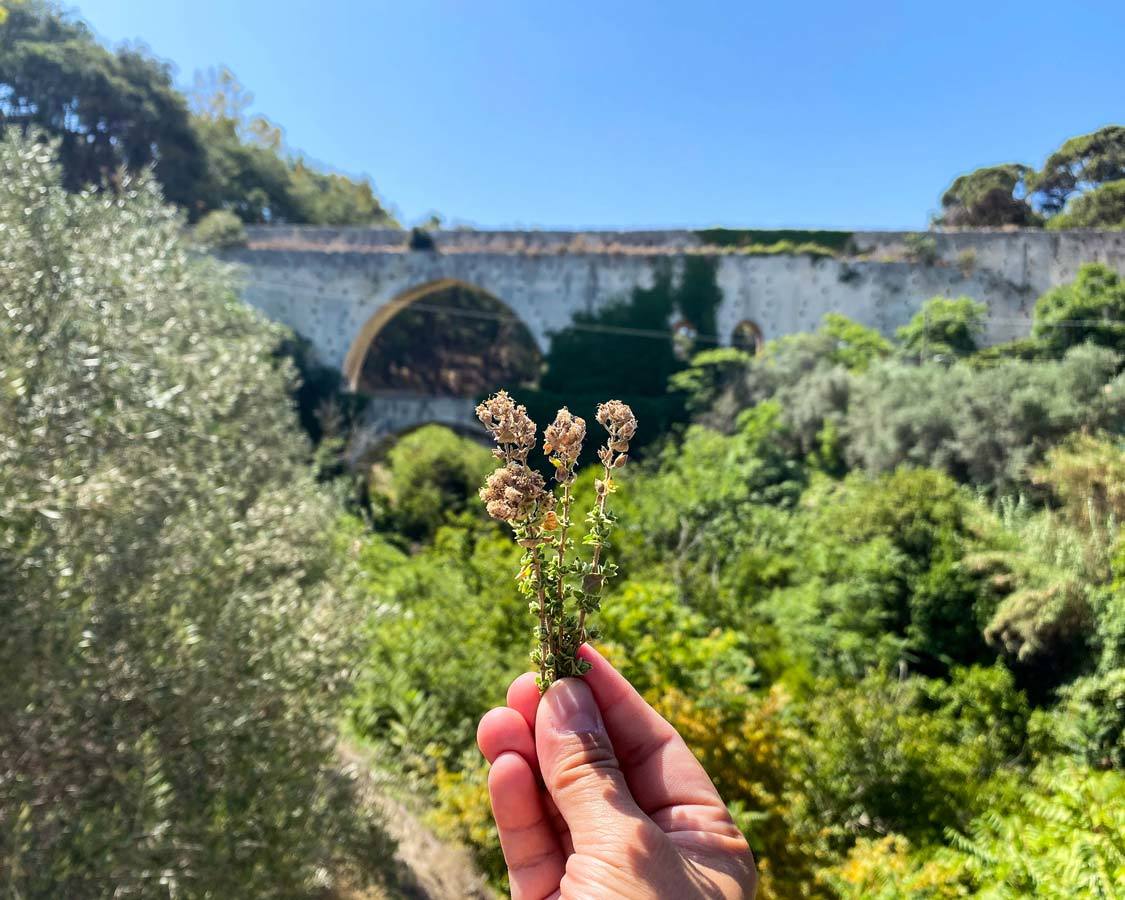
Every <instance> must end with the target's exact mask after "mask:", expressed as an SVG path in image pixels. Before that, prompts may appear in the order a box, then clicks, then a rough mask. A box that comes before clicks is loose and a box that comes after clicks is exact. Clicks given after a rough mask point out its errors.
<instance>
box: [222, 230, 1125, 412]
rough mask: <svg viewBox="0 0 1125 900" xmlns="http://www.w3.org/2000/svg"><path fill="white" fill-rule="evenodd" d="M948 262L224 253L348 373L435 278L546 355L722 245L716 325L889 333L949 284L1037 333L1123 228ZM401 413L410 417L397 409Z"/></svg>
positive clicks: (600, 245)
mask: <svg viewBox="0 0 1125 900" xmlns="http://www.w3.org/2000/svg"><path fill="white" fill-rule="evenodd" d="M926 236H927V237H928V238H931V239H932V240H933V246H934V251H935V254H934V257H935V258H934V260H933V261H932V262H930V263H926V262H920V261H912V260H911V259H910V256H909V251H908V239H909V235H908V234H907V233H904V232H856V233H855V234H854V235H853V237H852V240H851V251H850V252H849V255H846V256H841V257H838V258H815V257H809V256H790V255H749V254H741V253H737V252H735V253H731V252H726V253H722V252H719V249H718V248H714V247H711V248H708V247H706V246H704V245H703V243H702V240H701V238H700V236H699V234H698V233H696V232H692V231H641V232H550V231H528V232H519V231H500V232H486V231H439V232H434V233H433V237H434V242H435V245H436V250H434V251H411V250H410V249H409V247H408V245H407V241H408V237H409V236H408V234H407V233H404V232H402V231H391V230H385V229H364V228H312V227H299V226H265V227H259V228H250V229H248V237H249V243H248V246H247V247H245V248H242V249H238V250H232V251H227V252H226V253H225V254H224V256H225V257H226V258H227V259H229V260H231V261H234V262H236V263H238V264H240V265H241V266H242V267H243V270H244V277H245V283H244V288H243V296H244V298H245V300H246V301H247V302H248V303H250V304H251V305H253V306H255V307H257V308H259V309H261V310H262V311H263V312H265V313H266V314H267V315H269V316H270V317H272V318H274V319H277V320H278V321H281V322H283V323H285V324H286V325H289V326H290V327H292V328H293V329H294V330H296V331H297V332H298V333H299V334H301V335H303V336H304V337H305V338H307V339H308V340H310V341H311V342H312V345H313V347H314V348H315V350H316V352H317V354H318V355H319V356H320V358H321V360H322V361H323V362H325V363H326V364H328V365H332V366H336V367H338V368H340V369H341V370H342V371H343V372H344V373H345V376H347V377H348V379H349V381H352V382H354V379H355V378H356V377H357V376H358V374H359V369H360V366H361V365H362V362H363V356H364V354H365V353H366V348H367V346H368V345H369V344H370V341H371V338H372V337H373V336H374V334H375V333H377V331H378V330H379V328H381V327H382V326H383V325H384V324H385V323H386V322H387V321H389V320H390V319H391V318H393V315H394V313H395V312H397V311H398V310H399V309H402V308H405V307H406V306H408V305H409V304H410V303H411V302H414V301H415V300H418V299H421V298H423V297H425V296H426V294H427V287H428V286H434V285H436V286H440V285H442V284H446V283H449V282H461V283H464V284H467V285H469V286H472V287H476V288H480V289H482V290H484V291H487V292H488V293H490V294H492V295H493V296H495V297H496V298H497V299H499V300H501V301H503V302H504V303H505V304H506V305H507V306H508V307H509V308H510V309H511V311H512V312H513V313H514V314H515V315H517V316H519V317H520V318H521V319H522V320H523V321H524V323H525V324H526V325H527V326H528V328H529V329H530V331H531V333H532V335H533V336H534V338H535V340H536V341H537V342H538V344H539V346H540V349H542V350H546V348H547V346H548V344H549V342H550V335H551V333H552V332H554V331H557V330H559V329H561V328H564V327H565V326H566V325H568V324H569V323H570V321H571V317H572V316H573V315H574V313H576V312H578V311H582V310H586V311H592V310H596V309H598V308H600V307H602V306H604V305H606V304H607V303H610V302H612V301H613V300H616V299H620V298H623V297H625V296H626V295H627V294H628V293H629V292H630V291H631V290H632V289H633V288H634V287H637V286H645V287H647V286H650V285H651V284H652V281H653V278H654V275H655V272H656V271H657V267H658V266H664V265H668V264H672V265H673V266H675V265H677V264H678V263H679V262H680V261H682V259H683V258H684V257H685V256H686V255H688V254H698V253H716V254H717V257H718V259H719V266H718V275H717V277H718V282H719V286H720V287H721V288H722V292H723V302H722V304H721V306H720V308H719V313H718V325H719V334H718V335H717V337H718V340H719V342H720V343H723V344H727V343H729V342H730V339H731V335H732V333H733V332H734V329H735V328H736V326H737V325H738V324H739V323H740V322H742V321H744V320H749V321H752V322H754V323H755V324H757V326H758V327H759V328H760V329H761V331H762V333H763V335H764V336H765V338H766V339H769V338H774V337H778V336H779V335H784V334H791V333H794V332H799V331H808V330H812V329H815V328H816V326H817V324H818V323H819V321H820V319H821V317H822V316H823V315H824V314H825V313H827V312H840V313H844V314H845V315H848V316H850V317H851V318H853V319H855V320H856V321H859V322H861V323H863V324H865V325H869V326H872V327H874V328H877V329H879V330H880V331H882V332H883V333H884V334H887V335H891V334H893V333H894V331H895V329H896V328H898V327H899V326H901V325H903V324H905V323H906V322H907V321H908V320H909V319H910V317H911V316H912V315H913V314H914V313H915V312H916V311H917V310H918V308H919V307H920V306H921V304H922V303H923V302H924V301H925V300H927V299H928V298H930V297H932V296H934V295H936V294H945V295H949V296H958V295H961V294H967V295H968V296H970V297H973V298H974V299H976V300H980V301H983V302H984V303H986V304H987V305H988V307H989V311H990V318H989V327H988V335H987V337H988V340H989V341H990V342H997V341H1001V340H1007V339H1009V338H1012V337H1017V336H1020V335H1023V334H1026V333H1027V331H1028V328H1029V325H1030V321H1031V311H1032V308H1033V306H1034V303H1035V300H1036V298H1037V297H1038V296H1039V295H1040V294H1042V293H1043V292H1044V291H1046V290H1047V289H1048V288H1050V287H1052V286H1054V285H1057V284H1061V283H1063V282H1066V281H1069V280H1070V279H1072V278H1073V277H1074V275H1075V273H1076V272H1077V270H1078V267H1079V266H1080V265H1081V264H1082V263H1084V262H1103V263H1107V264H1109V265H1111V266H1113V267H1115V268H1116V269H1117V270H1118V271H1120V272H1123V273H1125V232H1120V231H1119V232H1091V231H1083V232H1047V231H1039V230H1027V231H971V232H970V231H966V232H947V233H929V234H927V235H926ZM394 418H396V421H397V419H398V418H399V417H398V416H397V414H396V416H395V417H394Z"/></svg>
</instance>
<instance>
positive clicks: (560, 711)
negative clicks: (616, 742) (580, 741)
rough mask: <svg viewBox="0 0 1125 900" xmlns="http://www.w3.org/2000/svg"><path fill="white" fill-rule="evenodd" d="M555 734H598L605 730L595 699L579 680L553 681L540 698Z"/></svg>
mask: <svg viewBox="0 0 1125 900" xmlns="http://www.w3.org/2000/svg"><path fill="white" fill-rule="evenodd" d="M543 702H544V703H545V704H546V707H547V713H548V715H549V716H550V722H551V726H552V728H553V729H554V731H555V733H556V734H601V733H602V732H603V731H604V730H605V726H604V725H603V724H602V715H601V713H600V712H599V711H598V704H597V702H596V701H595V700H594V695H593V693H592V692H591V691H590V689H589V688H588V687H587V686H586V685H585V684H584V683H583V682H582V679H580V678H564V679H563V680H562V681H556V682H555V683H554V684H552V685H551V686H550V687H549V688H548V689H547V693H546V694H544V695H543Z"/></svg>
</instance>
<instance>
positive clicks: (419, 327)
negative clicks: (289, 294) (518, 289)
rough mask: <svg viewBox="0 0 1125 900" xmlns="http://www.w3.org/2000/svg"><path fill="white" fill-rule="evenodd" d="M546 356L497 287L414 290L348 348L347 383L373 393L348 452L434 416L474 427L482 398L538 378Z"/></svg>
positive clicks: (431, 284) (429, 285) (377, 315)
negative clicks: (476, 408) (495, 290)
mask: <svg viewBox="0 0 1125 900" xmlns="http://www.w3.org/2000/svg"><path fill="white" fill-rule="evenodd" d="M542 362H543V360H542V354H541V352H540V349H539V346H538V343H537V341H536V340H535V337H534V335H533V334H532V332H531V330H530V329H529V328H528V326H527V325H526V324H525V323H524V322H523V320H522V319H521V317H520V316H519V315H517V314H516V313H515V312H514V311H513V310H512V308H511V307H510V306H509V305H508V304H506V303H505V302H504V301H502V300H500V299H499V298H498V297H496V296H495V295H494V294H492V293H491V292H489V291H486V290H484V289H482V288H480V287H478V286H477V285H475V284H471V283H469V282H467V281H464V280H461V279H456V278H441V279H434V280H431V281H427V282H424V283H422V284H419V285H416V286H414V287H411V288H408V289H406V290H404V291H402V292H400V293H399V294H397V295H396V296H394V297H393V298H391V299H390V300H389V301H388V302H386V303H384V304H383V305H382V306H380V307H379V308H378V309H376V310H375V312H374V313H373V314H372V315H370V316H369V317H368V318H367V319H366V321H364V322H363V325H362V327H360V328H359V330H358V332H357V334H356V337H355V338H354V340H353V341H352V343H351V345H350V347H349V349H348V353H347V356H346V358H345V363H344V371H343V374H344V378H345V380H346V383H347V384H348V386H349V388H350V389H352V390H353V391H359V392H361V393H363V394H366V395H368V396H370V397H371V398H372V401H371V403H370V404H369V406H368V408H367V410H366V412H365V413H364V415H363V421H362V424H361V428H360V431H361V432H362V435H361V436H359V437H358V438H357V441H356V444H357V446H356V447H354V448H353V450H352V453H351V454H350V455H351V456H352V458H353V460H358V458H359V457H360V456H364V455H366V454H368V453H369V452H370V450H371V448H373V447H375V446H377V445H378V444H379V443H380V442H382V441H384V440H385V438H386V437H388V436H389V435H393V434H400V433H403V432H406V431H409V430H410V429H412V428H415V427H417V426H419V425H421V424H425V423H430V422H434V423H438V424H442V425H446V426H447V427H450V428H454V429H455V430H458V431H461V432H468V433H475V432H477V431H479V430H480V426H479V423H478V422H477V421H476V418H475V415H474V412H473V407H474V405H475V402H476V400H477V399H478V398H479V397H480V396H482V395H484V394H487V393H491V392H492V391H495V390H497V389H499V388H501V387H519V386H520V385H523V384H529V383H532V382H534V381H535V380H536V379H537V378H538V376H539V372H540V370H541V368H542Z"/></svg>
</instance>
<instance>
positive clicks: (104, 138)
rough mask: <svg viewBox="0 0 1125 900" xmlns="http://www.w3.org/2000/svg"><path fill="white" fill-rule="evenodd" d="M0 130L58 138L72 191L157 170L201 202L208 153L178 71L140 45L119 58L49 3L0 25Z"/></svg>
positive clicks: (168, 191) (179, 199)
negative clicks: (178, 84)
mask: <svg viewBox="0 0 1125 900" xmlns="http://www.w3.org/2000/svg"><path fill="white" fill-rule="evenodd" d="M0 98H2V99H0V127H2V126H4V125H9V126H12V125H14V126H18V127H19V128H20V129H22V130H23V131H25V132H26V131H27V130H28V129H29V128H31V127H37V128H40V129H43V130H44V131H46V132H47V133H48V134H51V135H54V136H56V137H57V138H59V144H58V148H59V149H58V153H59V159H60V162H61V163H62V167H63V178H64V182H65V184H66V185H67V187H68V188H70V189H71V190H77V189H79V188H82V187H84V186H86V185H88V184H99V183H101V182H103V181H106V180H111V179H114V178H116V177H117V170H118V169H119V168H121V167H123V166H124V167H128V168H129V169H131V170H133V171H138V170H140V169H141V168H143V167H145V166H147V165H155V167H156V175H157V178H158V179H159V180H160V182H161V184H162V185H163V186H164V193H165V196H166V197H167V198H168V199H169V200H171V201H172V202H174V203H179V204H183V205H188V204H190V203H191V202H192V199H193V197H194V196H195V192H196V191H197V189H198V185H199V182H200V179H201V178H202V176H203V150H202V147H201V146H200V143H199V137H198V135H197V134H196V132H195V131H194V130H193V128H192V126H191V121H190V116H189V114H188V108H187V103H186V102H185V100H184V98H183V96H182V95H181V94H180V93H179V92H178V91H177V90H176V89H175V87H174V86H173V84H172V73H171V69H170V68H169V67H168V65H167V64H165V63H162V62H159V61H157V60H155V59H153V58H152V57H151V56H149V55H147V54H146V53H144V52H143V51H142V50H140V49H133V48H122V49H120V50H118V51H116V52H110V51H109V50H106V49H105V48H104V47H102V46H101V45H100V44H99V43H98V42H97V41H96V40H95V38H94V36H93V34H92V33H91V32H90V30H89V28H87V26H86V25H85V23H83V22H81V21H76V20H74V19H71V18H70V17H69V16H67V15H65V14H63V13H60V12H58V11H57V9H56V8H55V7H54V6H53V5H51V4H49V3H46V2H43V0H31V2H28V3H21V4H19V5H12V6H9V7H8V17H7V20H6V21H5V22H3V23H2V24H0Z"/></svg>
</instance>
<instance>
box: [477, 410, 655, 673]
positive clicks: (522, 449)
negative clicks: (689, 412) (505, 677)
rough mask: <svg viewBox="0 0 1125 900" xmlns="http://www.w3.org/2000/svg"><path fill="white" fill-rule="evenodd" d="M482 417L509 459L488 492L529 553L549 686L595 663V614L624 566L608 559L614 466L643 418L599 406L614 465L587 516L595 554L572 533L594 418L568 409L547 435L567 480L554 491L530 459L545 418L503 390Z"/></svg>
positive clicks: (528, 576) (540, 658) (608, 458)
mask: <svg viewBox="0 0 1125 900" xmlns="http://www.w3.org/2000/svg"><path fill="white" fill-rule="evenodd" d="M477 417H478V418H479V419H480V421H481V423H482V424H483V425H484V427H485V428H486V429H488V431H489V433H490V434H491V435H492V437H493V438H494V439H495V441H496V444H497V447H496V449H495V450H494V451H493V452H494V454H495V455H496V456H497V457H498V458H499V459H501V460H503V465H501V466H500V468H498V469H497V470H496V471H494V472H493V473H492V474H491V475H489V476H488V479H487V481H485V484H484V487H482V488H481V490H480V498H481V500H483V501H484V504H485V506H486V507H487V509H488V514H489V515H490V516H492V517H493V518H494V519H500V520H501V521H504V522H507V523H508V524H509V525H510V526H511V528H512V532H513V535H514V537H515V540H516V543H517V544H518V545H519V546H520V547H522V548H523V549H524V554H523V557H522V559H521V560H520V570H519V574H518V575H517V576H516V580H517V582H518V584H519V588H520V591H521V592H522V593H523V594H524V595H525V596H526V597H527V598H528V600H529V604H528V605H529V607H530V611H531V614H532V615H533V616H535V617H536V618H537V619H538V624H536V625H535V626H534V628H533V630H532V634H533V639H534V640H535V644H536V646H535V649H534V650H533V651H532V653H531V661H532V664H533V665H535V666H536V667H537V668H538V669H539V677H538V679H537V683H538V685H539V689H540V690H546V689H547V687H548V686H549V685H550V684H551V683H552V682H555V681H558V680H559V679H560V678H568V677H571V676H575V675H583V674H585V673H586V671H587V670H588V669H589V668H590V663H589V662H588V661H586V660H584V659H582V658H581V657H580V656H579V655H578V651H579V648H580V647H581V646H582V644H583V642H584V641H586V640H589V639H590V638H591V637H592V636H593V631H592V630H590V629H588V628H587V627H586V617H587V615H588V614H590V613H594V612H597V611H598V609H599V608H600V607H601V595H602V592H603V590H604V586H605V583H606V580H607V579H609V578H612V577H613V575H614V574H615V573H616V571H617V567H616V566H615V565H614V564H613V563H611V562H607V561H606V560H605V559H603V556H602V554H603V552H604V550H605V548H606V547H608V542H607V537H608V536H609V533H610V531H611V529H612V526H613V522H614V517H613V516H612V514H611V513H610V512H609V510H607V509H606V501H607V499H608V497H609V494H611V493H612V492H613V491H615V490H616V487H615V486H614V479H613V475H612V472H611V470H612V469H618V468H620V467H621V466H623V465H624V464H625V460H626V453H627V451H628V450H629V441H630V440H631V439H632V437H633V435H634V434H636V431H637V419H636V417H635V416H634V415H633V411H632V410H631V409H629V407H628V406H626V405H625V404H624V403H622V402H621V401H620V400H610V401H609V402H608V403H603V404H601V405H600V406H599V407H598V421H599V422H600V423H601V424H602V425H604V426H605V429H606V431H607V432H609V438H608V440H607V441H606V444H605V446H603V447H602V448H601V449H599V450H598V457H599V458H600V459H601V461H602V464H603V465H604V466H605V471H604V472H603V474H602V477H601V478H598V479H596V480H595V482H594V495H595V498H594V506H593V508H592V509H591V510H590V512H589V513H588V514H587V516H586V522H587V530H586V535H585V537H584V538H583V539H582V544H583V545H585V546H588V547H590V548H591V550H590V557H589V559H585V558H583V554H581V553H579V552H578V551H577V548H576V545H575V544H576V542H575V540H574V537H573V535H572V533H571V524H572V523H571V507H572V504H573V500H574V497H573V492H572V488H573V486H574V483H575V467H576V466H577V465H578V458H579V456H580V455H581V453H582V442H583V440H585V438H586V421H585V419H582V418H579V417H578V416H575V415H572V414H571V413H570V411H569V410H568V409H566V408H565V407H563V408H562V409H560V410H559V411H558V414H557V415H556V416H555V421H554V422H552V423H551V424H550V425H548V426H547V428H546V430H545V431H544V433H543V452H544V453H545V454H546V455H547V460H548V462H550V463H551V465H552V466H553V467H554V469H555V481H557V482H558V487H557V488H556V489H548V488H547V484H546V482H545V481H544V479H543V476H542V475H540V474H539V473H538V472H536V471H534V470H533V469H531V468H529V467H528V465H527V456H528V453H530V451H531V449H532V448H533V447H534V446H535V423H534V422H532V421H531V419H529V418H528V416H527V410H526V408H525V407H523V406H519V405H517V404H516V402H515V401H514V400H513V399H512V398H511V397H509V396H508V394H507V392H506V391H498V392H497V393H496V394H494V395H493V396H491V397H489V398H488V399H487V400H486V401H485V402H484V403H482V404H481V405H480V406H478V407H477ZM556 490H557V491H558V493H556Z"/></svg>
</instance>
